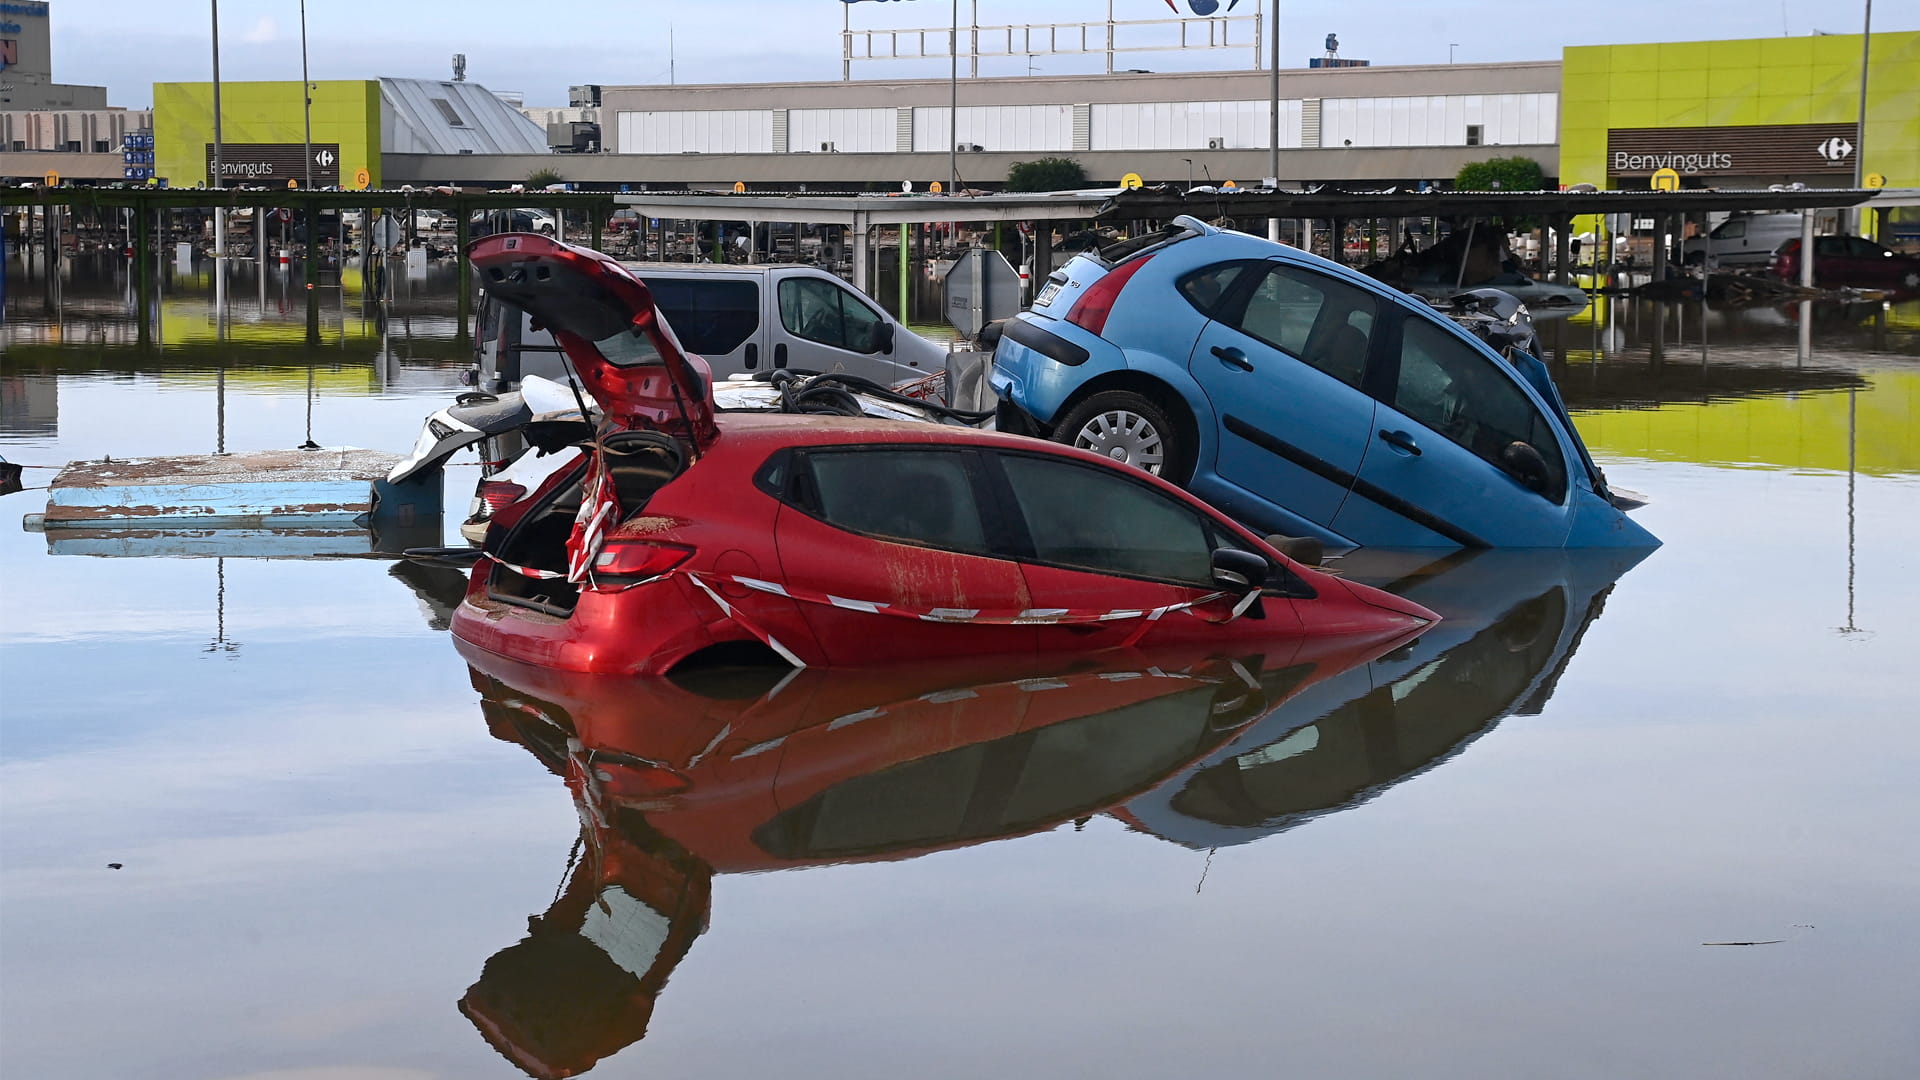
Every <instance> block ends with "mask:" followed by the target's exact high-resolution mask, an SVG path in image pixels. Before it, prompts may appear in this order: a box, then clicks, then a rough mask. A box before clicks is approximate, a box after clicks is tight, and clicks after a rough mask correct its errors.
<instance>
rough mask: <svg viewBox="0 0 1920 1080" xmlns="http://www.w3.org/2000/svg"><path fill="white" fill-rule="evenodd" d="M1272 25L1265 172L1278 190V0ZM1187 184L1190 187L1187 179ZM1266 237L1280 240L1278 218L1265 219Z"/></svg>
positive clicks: (1190, 184)
mask: <svg viewBox="0 0 1920 1080" xmlns="http://www.w3.org/2000/svg"><path fill="white" fill-rule="evenodd" d="M1272 18H1273V25H1272V26H1271V27H1269V28H1268V30H1269V32H1270V33H1271V35H1272V42H1273V46H1272V48H1273V56H1272V58H1271V62H1270V63H1269V64H1268V65H1267V66H1268V68H1269V69H1270V70H1269V71H1268V72H1267V91H1268V99H1269V100H1268V101H1267V153H1268V160H1267V172H1268V176H1269V177H1270V178H1271V181H1272V184H1273V190H1275V191H1279V190H1280V0H1273V16H1272ZM1187 186H1188V187H1192V186H1193V181H1192V180H1191V179H1189V180H1188V181H1187ZM1267 239H1268V240H1271V241H1273V242H1274V243H1276V244H1277V243H1279V242H1280V219H1279V218H1277V217H1270V218H1268V219H1267Z"/></svg>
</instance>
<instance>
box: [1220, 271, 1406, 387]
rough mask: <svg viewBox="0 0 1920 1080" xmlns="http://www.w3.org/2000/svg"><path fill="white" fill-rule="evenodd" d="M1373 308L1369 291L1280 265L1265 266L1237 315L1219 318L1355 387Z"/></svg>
mask: <svg viewBox="0 0 1920 1080" xmlns="http://www.w3.org/2000/svg"><path fill="white" fill-rule="evenodd" d="M1374 313H1375V301H1374V297H1373V295H1372V294H1371V293H1368V292H1366V291H1365V290H1362V289H1357V288H1355V287H1353V286H1352V285H1349V284H1347V283H1346V282H1344V281H1340V280H1338V279H1335V278H1331V277H1328V276H1326V275H1325V274H1318V273H1315V272H1313V271H1311V270H1304V269H1301V268H1299V267H1296V266H1287V265H1284V264H1282V265H1275V266H1273V267H1272V268H1271V269H1270V270H1268V271H1267V274H1266V277H1264V278H1262V279H1261V281H1260V283H1259V284H1258V285H1256V286H1255V287H1254V288H1253V290H1252V292H1250V293H1249V294H1248V295H1247V300H1246V306H1245V307H1244V308H1242V309H1241V310H1240V311H1239V312H1238V313H1237V317H1229V316H1232V315H1233V314H1234V313H1231V312H1229V313H1224V314H1223V316H1222V320H1221V321H1223V322H1227V323H1230V324H1233V325H1235V326H1236V327H1237V328H1238V329H1239V330H1240V331H1241V332H1243V333H1245V334H1247V335H1249V336H1251V337H1256V338H1259V339H1260V340H1261V341H1264V342H1266V343H1267V344H1269V345H1272V346H1273V347H1274V348H1276V349H1279V350H1280V351H1281V352H1284V353H1286V354H1287V355H1289V356H1291V357H1293V358H1294V359H1296V360H1299V361H1301V362H1303V363H1305V364H1307V365H1308V366H1310V367H1313V368H1316V369H1318V370H1320V371H1323V372H1326V373H1327V374H1328V375H1331V376H1333V377H1334V378H1336V379H1339V380H1340V381H1341V382H1343V383H1346V384H1347V385H1348V386H1351V387H1354V388H1356V389H1358V388H1359V386H1360V384H1361V382H1362V380H1363V379H1365V377H1366V373H1367V351H1368V349H1369V348H1370V347H1371V343H1372V339H1373V323H1374Z"/></svg>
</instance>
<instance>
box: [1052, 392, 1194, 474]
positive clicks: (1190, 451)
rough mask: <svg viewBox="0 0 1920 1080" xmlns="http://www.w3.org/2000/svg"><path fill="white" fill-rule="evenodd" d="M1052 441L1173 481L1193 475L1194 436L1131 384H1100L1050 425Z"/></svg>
mask: <svg viewBox="0 0 1920 1080" xmlns="http://www.w3.org/2000/svg"><path fill="white" fill-rule="evenodd" d="M1053 439H1054V441H1055V442H1062V443H1066V444H1067V445H1068V446H1077V447H1079V448H1081V449H1082V450H1091V451H1093V452H1094V453H1096V454H1099V455H1101V456H1102V457H1109V458H1112V459H1113V460H1115V461H1118V462H1120V463H1122V464H1124V465H1132V466H1134V467H1135V468H1138V469H1144V470H1145V471H1147V472H1150V473H1153V474H1155V475H1156V476H1159V477H1160V478H1161V479H1163V480H1167V481H1169V482H1170V483H1174V484H1185V483H1187V481H1189V480H1191V479H1193V459H1194V443H1195V439H1194V437H1193V435H1192V433H1190V432H1187V431H1183V430H1181V429H1180V427H1179V426H1178V425H1176V424H1175V423H1174V421H1173V419H1172V418H1171V417H1169V416H1168V415H1167V410H1166V409H1164V408H1162V407H1161V406H1160V405H1159V404H1158V403H1157V402H1155V401H1153V400H1152V399H1151V398H1147V397H1143V396H1141V395H1140V394H1136V393H1134V392H1133V391H1131V390H1103V391H1101V392H1100V393H1097V394H1094V395H1093V396H1091V397H1089V398H1087V399H1086V400H1085V401H1082V402H1080V403H1079V404H1078V405H1075V406H1074V407H1073V408H1072V409H1069V410H1068V411H1067V414H1066V415H1065V416H1063V417H1061V418H1060V421H1059V423H1056V424H1055V425H1054V426H1053Z"/></svg>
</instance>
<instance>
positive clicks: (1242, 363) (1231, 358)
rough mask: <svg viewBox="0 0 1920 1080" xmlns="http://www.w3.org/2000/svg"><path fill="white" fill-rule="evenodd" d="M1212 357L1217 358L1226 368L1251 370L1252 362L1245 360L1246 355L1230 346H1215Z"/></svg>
mask: <svg viewBox="0 0 1920 1080" xmlns="http://www.w3.org/2000/svg"><path fill="white" fill-rule="evenodd" d="M1213 355H1215V356H1217V357H1219V358H1220V362H1221V363H1223V364H1226V365H1227V366H1228V367H1237V368H1239V369H1240V370H1241V371H1252V370H1253V361H1251V360H1249V359H1247V354H1246V353H1243V352H1241V351H1240V350H1239V349H1236V348H1234V347H1233V346H1231V345H1215V346H1214V347H1213Z"/></svg>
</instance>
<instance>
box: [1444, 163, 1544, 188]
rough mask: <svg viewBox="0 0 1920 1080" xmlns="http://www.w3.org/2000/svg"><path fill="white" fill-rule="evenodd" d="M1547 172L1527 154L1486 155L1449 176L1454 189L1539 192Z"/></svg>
mask: <svg viewBox="0 0 1920 1080" xmlns="http://www.w3.org/2000/svg"><path fill="white" fill-rule="evenodd" d="M1546 183H1547V175H1546V172H1545V170H1543V169H1541V168H1540V163H1539V162H1537V161H1535V160H1533V159H1532V158H1527V157H1504V158H1488V159H1487V160H1486V161H1475V162H1471V163H1469V164H1466V165H1462V166H1461V167H1460V175H1459V176H1456V177H1454V178H1453V188H1454V190H1455V191H1539V190H1541V189H1542V188H1544V187H1545V186H1546Z"/></svg>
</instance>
